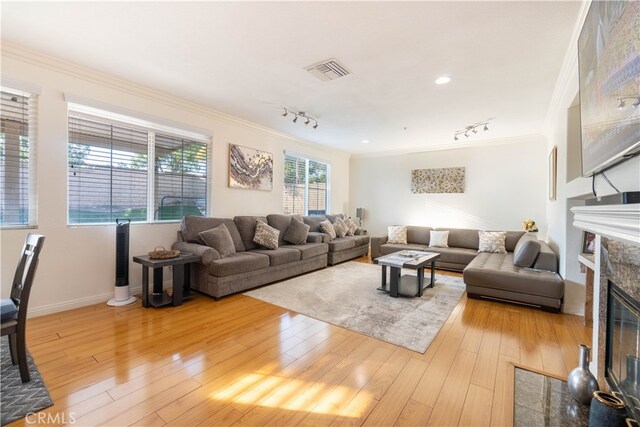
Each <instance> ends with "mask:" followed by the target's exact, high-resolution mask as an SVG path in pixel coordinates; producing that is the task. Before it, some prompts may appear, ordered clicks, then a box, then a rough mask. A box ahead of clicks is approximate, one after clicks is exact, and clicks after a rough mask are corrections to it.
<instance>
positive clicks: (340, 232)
mask: <svg viewBox="0 0 640 427" xmlns="http://www.w3.org/2000/svg"><path fill="white" fill-rule="evenodd" d="M333 229H334V230H335V232H336V237H344V236H346V235H347V226H346V225H345V224H344V221H343V220H342V219H340V218H338V219H336V223H335V224H333Z"/></svg>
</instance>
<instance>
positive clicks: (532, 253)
mask: <svg viewBox="0 0 640 427" xmlns="http://www.w3.org/2000/svg"><path fill="white" fill-rule="evenodd" d="M539 252H540V242H538V241H537V240H536V239H533V238H530V237H528V236H527V235H523V236H522V237H521V238H520V240H518V244H517V245H516V247H515V250H514V251H513V264H514V265H516V266H518V267H531V266H532V265H533V263H534V262H535V261H536V258H537V257H538V253H539Z"/></svg>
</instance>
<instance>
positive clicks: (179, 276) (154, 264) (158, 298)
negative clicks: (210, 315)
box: [133, 253, 201, 307]
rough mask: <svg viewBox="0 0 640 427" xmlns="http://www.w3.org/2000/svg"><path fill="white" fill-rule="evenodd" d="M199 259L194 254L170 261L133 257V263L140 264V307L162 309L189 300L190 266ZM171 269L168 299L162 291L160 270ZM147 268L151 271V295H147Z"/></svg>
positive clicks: (182, 255)
mask: <svg viewBox="0 0 640 427" xmlns="http://www.w3.org/2000/svg"><path fill="white" fill-rule="evenodd" d="M200 260H201V257H200V256H198V255H194V254H188V253H183V254H180V255H178V256H177V257H175V258H170V259H151V258H149V255H140V256H134V257H133V262H137V263H138V264H142V306H143V307H149V306H153V307H162V306H165V305H169V304H171V305H173V306H174V307H176V306H179V305H181V304H182V301H184V300H186V299H189V298H191V297H192V296H193V295H191V292H190V289H191V266H190V264H191V263H193V262H199V261H200ZM169 266H170V267H171V268H172V269H173V295H172V296H171V297H170V296H169V295H167V294H165V293H164V292H163V291H162V269H163V268H164V267H169ZM149 268H152V269H153V294H151V295H149Z"/></svg>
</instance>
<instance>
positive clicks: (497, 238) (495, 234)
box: [478, 231, 507, 254]
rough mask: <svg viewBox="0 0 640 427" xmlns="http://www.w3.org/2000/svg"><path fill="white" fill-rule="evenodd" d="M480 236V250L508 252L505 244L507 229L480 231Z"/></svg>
mask: <svg viewBox="0 0 640 427" xmlns="http://www.w3.org/2000/svg"><path fill="white" fill-rule="evenodd" d="M478 237H479V239H480V243H479V244H478V252H495V253H500V254H506V253H507V249H506V248H505V246H504V242H505V239H506V238H507V232H506V231H478Z"/></svg>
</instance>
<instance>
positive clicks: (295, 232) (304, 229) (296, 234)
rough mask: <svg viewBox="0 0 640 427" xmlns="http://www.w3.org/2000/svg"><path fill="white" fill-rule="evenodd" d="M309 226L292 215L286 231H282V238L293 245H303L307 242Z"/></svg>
mask: <svg viewBox="0 0 640 427" xmlns="http://www.w3.org/2000/svg"><path fill="white" fill-rule="evenodd" d="M310 228H311V227H310V226H308V225H307V224H305V223H304V222H302V221H301V220H299V219H298V218H296V217H295V216H293V217H292V218H291V224H290V225H289V228H287V232H286V233H284V240H285V241H287V242H289V243H292V244H294V245H304V244H305V243H307V235H308V234H309V229H310Z"/></svg>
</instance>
